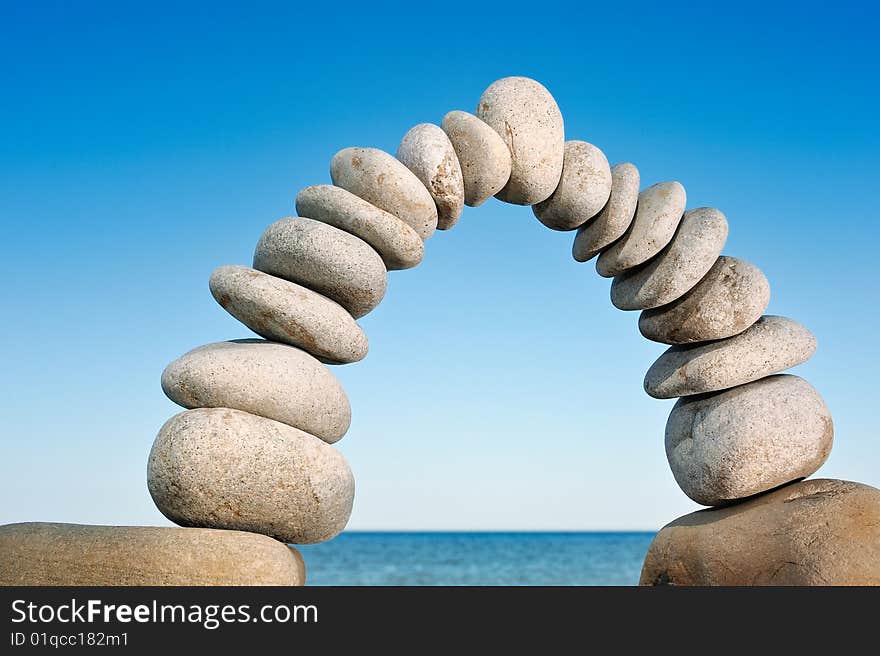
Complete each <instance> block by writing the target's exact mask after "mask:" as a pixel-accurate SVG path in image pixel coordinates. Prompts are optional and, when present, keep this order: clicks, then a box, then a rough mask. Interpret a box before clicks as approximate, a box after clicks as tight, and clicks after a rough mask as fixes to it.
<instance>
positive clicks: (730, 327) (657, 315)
mask: <svg viewBox="0 0 880 656" xmlns="http://www.w3.org/2000/svg"><path fill="white" fill-rule="evenodd" d="M769 302H770V283H769V282H767V277H766V276H765V275H764V274H763V272H762V271H761V270H760V269H759V268H758V267H756V266H755V265H754V264H750V263H748V262H746V261H745V260H740V259H739V258H736V257H727V256H724V255H722V256H721V257H719V258H718V260H716V262H715V264H713V265H712V268H711V269H709V273H707V274H706V275H705V276H703V279H702V280H700V282H698V283H697V284H696V286H695V287H694V288H693V289H691V290H690V291H689V292H687V293H686V294H685V295H684V296H682V297H681V298H679V299H677V300H675V301H673V302H672V303H670V304H668V305H664V306H662V307H659V308H655V309H653V310H645V311H644V312H642V314H641V316H639V331H640V332H641V333H642V335H643V336H644V337H645V338H646V339H650V340H652V341H654V342H661V343H663V344H691V343H693V342H706V341H709V340H713V339H724V338H725V337H732V336H733V335H737V334H739V333H741V332H742V331H744V330H745V329H746V328H748V327H749V326H751V325H752V324H753V323H755V322H756V321H757V320H758V318H759V317H760V316H761V315H762V314H763V313H764V310H766V309H767V304H768V303H769Z"/></svg>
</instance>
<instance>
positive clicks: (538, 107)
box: [477, 77, 565, 205]
mask: <svg viewBox="0 0 880 656" xmlns="http://www.w3.org/2000/svg"><path fill="white" fill-rule="evenodd" d="M477 117H479V118H480V119H481V120H482V121H484V122H485V123H486V124H488V125H489V126H490V127H491V128H492V129H494V130H495V131H496V132H497V133H498V134H499V135H501V138H502V139H503V140H504V143H506V144H507V147H508V149H509V150H510V154H511V169H510V179H509V180H508V181H507V184H506V185H505V186H504V188H503V189H502V190H501V191H499V192H498V193H497V194H496V197H497V198H498V199H500V200H503V201H504V202H506V203H513V204H515V205H534V204H535V203H540V202H541V201H542V200H546V199H547V198H549V197H550V194H552V193H553V191H554V190H555V189H556V185H557V184H558V183H559V178H560V176H561V175H562V161H563V157H564V154H565V129H564V126H563V121H562V113H561V112H560V111H559V106H558V105H557V104H556V101H555V100H554V99H553V96H551V95H550V92H549V91H547V89H545V88H544V87H543V86H542V85H541V84H540V83H538V82H536V81H535V80H532V79H530V78H527V77H505V78H503V79H500V80H497V81H495V82H493V83H492V84H490V85H489V87H488V88H487V89H486V90H485V91H484V92H483V95H482V96H480V101H479V102H478V103H477Z"/></svg>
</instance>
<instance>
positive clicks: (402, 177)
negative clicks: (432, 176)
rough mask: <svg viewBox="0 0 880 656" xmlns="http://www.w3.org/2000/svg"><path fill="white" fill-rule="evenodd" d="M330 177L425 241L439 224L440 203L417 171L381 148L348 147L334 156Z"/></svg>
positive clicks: (334, 182)
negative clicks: (413, 170)
mask: <svg viewBox="0 0 880 656" xmlns="http://www.w3.org/2000/svg"><path fill="white" fill-rule="evenodd" d="M330 177H331V178H332V180H333V184H335V185H336V186H337V187H342V188H343V189H345V190H347V191H350V192H351V193H353V194H354V195H355V196H359V197H360V198H363V199H364V200H365V201H367V202H368V203H372V204H373V205H375V206H376V207H378V208H380V209H383V210H385V211H386V212H388V213H390V214H393V215H394V216H396V217H397V218H398V219H400V220H401V221H403V222H404V223H406V224H407V225H409V226H410V227H411V228H412V229H413V230H415V231H416V232H417V233H418V235H419V237H421V238H422V241H424V240H425V239H427V238H428V237H430V236H431V235H432V234H434V230H435V229H436V228H437V206H436V205H435V204H434V199H433V198H431V194H430V193H428V190H427V189H426V188H425V185H423V184H422V182H421V180H419V179H418V178H417V177H416V175H415V173H413V172H412V171H410V170H409V169H408V168H406V167H405V166H404V165H403V164H402V163H401V162H399V161H397V160H396V159H395V158H394V157H392V156H391V155H389V154H388V153H386V152H385V151H383V150H379V149H378V148H345V149H343V150H340V151H339V152H338V153H336V154H335V155H334V156H333V159H332V160H331V162H330Z"/></svg>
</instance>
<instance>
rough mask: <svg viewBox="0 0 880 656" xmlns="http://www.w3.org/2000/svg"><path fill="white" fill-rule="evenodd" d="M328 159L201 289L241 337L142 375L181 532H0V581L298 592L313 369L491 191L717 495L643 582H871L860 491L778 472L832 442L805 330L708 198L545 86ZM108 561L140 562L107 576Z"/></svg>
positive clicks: (345, 489) (337, 497) (329, 521)
mask: <svg viewBox="0 0 880 656" xmlns="http://www.w3.org/2000/svg"><path fill="white" fill-rule="evenodd" d="M330 174H331V178H332V182H333V184H332V185H316V186H311V187H307V188H305V189H303V190H302V191H300V192H299V194H298V195H297V197H296V211H297V214H298V216H296V217H293V218H284V219H281V220H279V221H277V222H275V223H273V224H272V225H270V226H269V227H268V228H267V229H266V230H265V232H264V233H263V235H262V236H261V237H260V239H259V242H258V244H257V246H256V251H255V253H254V258H253V266H252V267H244V266H223V267H220V268H219V269H217V270H215V271H214V272H213V273H212V275H211V278H210V289H211V293H212V294H213V296H214V298H215V299H216V300H217V302H218V303H219V304H220V305H221V306H222V307H223V308H225V309H226V310H227V311H228V312H229V313H230V314H231V315H232V316H234V317H235V318H236V319H238V320H239V321H241V322H242V323H243V324H244V325H245V326H247V327H248V328H250V329H251V330H252V331H253V332H254V333H256V334H257V335H259V336H260V337H261V338H262V339H244V340H237V341H231V342H220V343H215V344H208V345H206V346H202V347H200V348H197V349H195V350H193V351H190V352H189V353H187V354H185V355H184V356H182V357H181V358H179V359H178V360H176V361H175V362H173V363H171V364H170V365H169V366H168V367H167V368H166V370H165V372H164V373H163V375H162V388H163V390H164V391H165V393H166V394H167V395H168V397H169V398H170V399H171V400H173V401H175V402H176V403H178V404H179V405H181V406H183V407H184V408H187V411H185V412H183V413H181V414H178V415H176V416H175V417H172V418H171V419H170V420H169V421H168V422H167V423H166V424H165V425H164V426H163V427H162V429H161V430H160V431H159V435H158V437H157V438H156V441H155V443H154V445H153V449H152V452H151V454H150V458H149V464H148V487H149V490H150V493H151V495H152V497H153V499H154V501H155V503H156V505H157V506H158V508H159V510H160V511H161V512H162V513H163V514H164V515H165V516H166V517H168V518H169V519H171V520H172V521H174V522H176V523H177V524H179V525H181V526H183V527H193V528H190V529H158V528H153V529H148V528H143V529H137V528H132V529H103V528H100V527H64V526H59V525H43V524H31V525H18V526H13V527H4V528H3V529H0V553H4V554H5V555H4V558H6V562H5V563H4V565H5V568H0V570H3V569H5V570H6V571H13V570H14V571H15V572H16V573H17V574H16V575H15V577H16V578H14V579H12V582H17V583H28V582H45V583H65V582H66V583H74V582H82V581H85V582H110V581H111V580H115V581H118V580H119V578H122V579H123V580H124V581H125V582H128V583H168V582H172V583H186V582H199V583H202V584H210V583H215V582H221V583H233V584H234V583H248V582H253V583H274V584H293V585H295V584H301V583H302V582H303V580H304V576H305V573H304V567H303V564H302V559H301V558H300V557H299V555H298V554H297V553H296V552H295V551H293V550H291V549H288V548H287V547H286V546H284V545H285V544H309V543H315V542H320V541H323V540H329V539H331V538H332V537H334V536H335V535H337V534H338V533H339V532H340V531H341V530H342V529H343V528H344V526H345V524H346V522H347V521H348V518H349V515H350V513H351V508H352V503H353V499H354V479H353V476H352V473H351V470H350V468H349V466H348V464H347V462H346V460H345V458H344V457H343V456H342V455H341V454H340V453H339V452H338V451H337V450H336V449H335V448H334V447H333V446H332V445H333V444H334V443H335V442H337V441H338V440H340V439H341V438H342V437H343V436H344V435H345V433H346V431H347V430H348V428H349V424H350V421H351V409H350V406H349V401H348V397H347V396H346V394H345V391H344V390H343V389H342V387H341V385H340V384H339V382H338V380H337V379H336V377H335V376H334V375H333V373H332V371H331V369H330V367H332V366H334V365H340V364H346V363H353V362H357V361H359V360H361V359H363V358H364V357H365V356H366V353H367V338H366V336H365V335H364V332H363V331H362V329H361V328H360V326H359V325H358V324H357V322H356V320H357V319H359V318H361V317H363V316H365V315H366V314H367V313H369V312H370V311H371V310H373V309H374V308H375V307H376V306H378V304H379V303H380V302H381V300H382V298H383V296H384V294H385V289H386V281H387V272H388V271H393V270H401V269H408V268H411V267H414V266H416V265H418V264H419V263H420V262H421V260H422V258H423V256H424V241H425V240H426V239H428V238H429V237H430V236H431V235H432V234H433V233H434V231H435V229H440V230H446V229H449V228H451V227H453V226H454V225H455V224H456V222H457V221H458V219H459V217H460V215H461V212H462V208H463V206H464V205H469V206H478V205H481V204H482V203H484V202H485V201H486V200H488V199H489V198H491V197H493V196H494V197H496V198H499V199H500V200H502V201H505V202H508V203H512V204H516V205H530V206H532V209H533V212H534V214H535V216H536V217H537V218H538V220H540V221H541V223H543V224H544V225H546V226H547V227H549V228H551V229H553V230H560V231H570V230H577V233H576V235H575V238H574V244H573V247H572V254H573V256H574V258H575V260H577V261H579V262H586V261H588V260H591V259H593V258H597V259H596V270H597V272H598V273H599V274H600V275H601V276H604V277H608V278H613V282H612V284H611V301H612V303H613V304H614V305H615V306H616V307H617V308H620V309H622V310H640V311H641V315H640V318H639V330H640V331H641V333H642V335H643V336H645V337H646V338H647V339H649V340H652V341H655V342H660V343H663V344H667V345H669V346H670V348H669V349H668V350H667V351H666V352H665V353H664V354H663V355H661V356H660V358H659V359H658V360H657V361H656V362H655V363H654V364H653V366H651V368H650V369H649V371H648V373H647V375H646V377H645V383H644V386H645V390H646V391H647V392H648V394H650V395H651V396H653V397H656V398H661V399H666V398H674V397H679V400H678V402H677V403H676V405H675V407H674V408H673V410H672V412H671V414H670V416H669V420H668V422H667V426H666V453H667V457H668V460H669V464H670V467H671V469H672V473H673V475H674V477H675V480H676V481H677V482H678V484H679V485H680V486H681V488H682V490H683V491H684V492H685V494H687V495H688V496H689V497H690V498H692V499H693V500H694V501H696V502H698V503H700V504H703V505H706V506H713V507H716V509H714V510H709V511H702V512H700V513H694V514H692V515H688V516H686V517H683V518H681V519H679V520H676V521H675V522H673V523H672V524H670V525H668V526H667V527H665V528H664V529H663V530H662V531H661V532H660V533H659V534H658V536H657V538H656V539H655V541H654V543H653V544H652V546H651V549H650V551H649V553H648V555H647V558H646V560H645V565H644V569H643V573H642V582H643V583H648V584H654V583H675V584H718V583H720V584H755V583H789V584H811V583H835V584H840V583H880V491H878V490H874V489H873V488H870V487H867V486H864V485H859V484H856V483H849V482H845V481H823V480H812V481H804V482H795V481H798V480H799V479H803V478H804V477H807V476H809V475H811V474H812V473H814V472H815V471H816V470H817V469H818V468H819V467H820V466H821V465H822V463H823V462H824V461H825V459H826V458H827V457H828V453H829V451H830V449H831V442H832V434H833V429H832V421H831V416H830V414H829V412H828V409H827V408H826V406H825V404H824V402H823V401H822V399H821V397H820V396H819V394H818V393H817V392H816V390H814V389H813V387H812V386H811V385H810V384H809V383H807V382H806V381H805V380H803V379H801V378H799V377H797V376H792V375H788V374H782V373H781V372H783V371H785V370H786V369H788V368H790V367H793V366H795V365H798V364H800V363H802V362H804V361H806V360H807V359H808V358H809V357H810V356H811V355H812V354H813V352H814V350H815V347H816V342H815V339H814V337H813V336H812V335H811V334H810V332H809V331H808V330H807V329H806V328H804V327H803V326H801V325H800V324H799V323H797V322H796V321H793V320H792V319H787V318H785V317H777V316H764V315H763V313H764V311H765V309H766V307H767V305H768V302H769V299H770V287H769V284H768V282H767V279H766V277H765V276H764V274H763V273H762V272H761V271H760V270H759V269H758V268H757V267H755V266H754V265H753V264H750V263H749V262H747V261H744V260H742V259H739V258H736V257H730V256H727V255H722V254H721V251H722V249H723V248H724V245H725V242H726V239H727V233H728V225H727V220H726V218H725V216H724V214H722V213H721V212H720V211H719V210H717V209H714V208H707V207H701V208H696V209H691V210H686V193H685V189H684V187H683V186H682V185H681V184H680V183H678V182H671V181H670V182H660V183H657V184H654V185H652V186H649V187H647V188H645V189H643V190H642V191H640V182H641V181H640V177H639V171H638V169H637V168H636V166H635V165H633V164H631V163H620V164H616V165H615V166H613V167H612V166H609V163H608V160H607V159H606V157H605V155H604V154H603V153H602V151H601V150H600V149H599V148H597V147H596V146H594V145H592V144H590V143H587V142H585V141H565V132H564V125H563V119H562V114H561V112H560V110H559V107H558V106H557V104H556V101H555V100H554V99H553V97H552V96H551V95H550V93H549V92H548V91H547V89H545V88H544V87H543V86H542V85H540V84H539V83H537V82H535V81H534V80H530V79H528V78H524V77H510V78H505V79H502V80H498V81H497V82H495V83H493V84H492V85H490V86H489V87H488V88H487V89H486V91H485V92H484V93H483V95H482V96H481V98H480V100H479V103H478V105H477V110H476V114H475V115H474V114H469V113H467V112H462V111H453V112H450V113H448V114H447V115H446V116H445V117H444V118H443V120H442V122H441V125H440V126H438V125H433V124H429V123H423V124H419V125H416V126H415V127H413V128H412V129H411V130H409V132H407V133H406V134H405V135H404V137H403V139H402V141H401V143H400V145H399V148H398V150H397V154H396V157H393V156H392V155H390V154H388V153H385V152H383V151H381V150H377V149H375V148H360V147H358V148H346V149H344V150H342V151H340V152H338V153H337V154H336V155H335V156H334V157H333V159H332V161H331V164H330ZM777 488H778V489H777ZM774 490H775V491H774ZM107 531H110V533H109V534H108V533H107ZM113 531H116V532H115V533H114V532H113ZM119 531H123V532H121V533H120V532H119ZM237 536H240V537H237ZM96 543H103V544H104V545H105V547H106V546H107V545H108V544H111V543H112V544H111V546H110V547H107V548H105V549H98V555H97V556H96V558H97V559H98V561H99V562H98V566H96V567H93V568H92V569H89V568H85V569H82V570H80V572H79V574H77V575H76V576H74V575H73V574H66V575H65V574H64V571H66V568H68V567H73V557H72V556H71V557H68V556H69V554H71V553H74V554H79V553H82V547H83V545H84V544H89V545H93V544H96ZM59 545H61V546H62V547H63V548H61V549H59V548H58V547H59ZM50 550H53V552H52V553H53V555H52V556H51V557H48V556H47V555H46V554H47V553H49V551H50ZM119 553H123V554H125V555H124V556H123V557H122V558H123V560H125V558H128V559H129V562H138V560H137V559H138V558H139V557H140V558H141V561H140V562H142V566H140V567H139V568H138V569H137V570H136V571H134V573H132V570H131V569H129V570H125V569H124V567H122V566H120V565H119V564H118V563H119V557H114V556H113V554H119ZM245 553H246V554H247V555H246V556H243V555H242V554H245ZM10 554H11V555H10ZM140 554H146V555H140ZM102 558H103V559H104V561H103V565H101V559H102ZM114 558H115V560H114ZM113 563H116V566H114V565H113ZM193 572H197V573H195V574H193ZM102 577H103V578H102ZM3 582H8V581H3Z"/></svg>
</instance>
